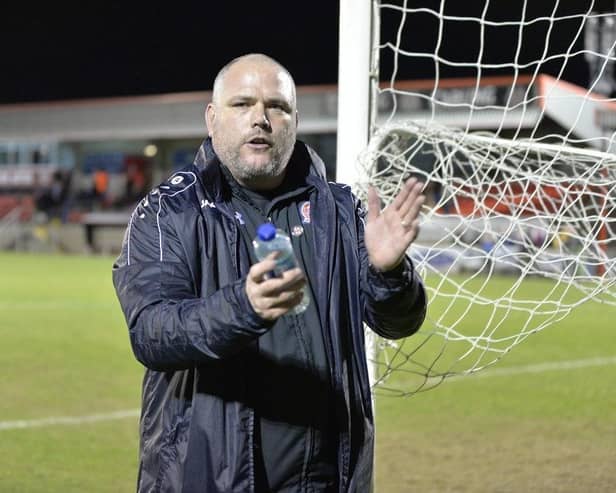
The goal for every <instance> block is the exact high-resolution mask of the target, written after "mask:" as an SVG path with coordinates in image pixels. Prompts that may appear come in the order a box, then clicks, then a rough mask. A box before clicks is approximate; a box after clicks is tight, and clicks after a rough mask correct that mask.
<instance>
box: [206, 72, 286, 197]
mask: <svg viewBox="0 0 616 493" xmlns="http://www.w3.org/2000/svg"><path fill="white" fill-rule="evenodd" d="M206 118H207V125H208V130H209V134H210V136H211V137H212V144H213V146H214V150H215V151H216V154H217V155H218V157H219V158H220V160H221V161H222V163H223V164H224V165H225V166H226V167H227V168H228V169H229V171H231V174H232V175H233V177H234V178H235V179H236V180H237V181H238V182H239V183H240V184H241V185H243V186H246V187H248V188H251V189H254V190H269V189H273V188H276V187H277V186H278V185H279V184H280V183H281V182H282V179H283V178H284V173H285V169H286V166H287V163H288V161H289V158H290V157H291V153H292V152H293V146H294V145H295V138H296V128H297V112H296V104H295V90H294V86H293V81H292V80H291V79H290V78H289V76H288V75H287V74H286V73H285V72H284V71H283V70H281V69H280V67H277V66H276V65H275V64H272V63H268V62H264V61H240V62H237V63H236V64H234V65H232V66H231V67H230V68H229V69H228V71H227V72H226V73H225V75H224V78H223V83H222V86H221V88H220V90H219V91H218V93H217V94H216V95H215V100H214V101H213V102H212V103H211V104H210V105H208V107H207V112H206Z"/></svg>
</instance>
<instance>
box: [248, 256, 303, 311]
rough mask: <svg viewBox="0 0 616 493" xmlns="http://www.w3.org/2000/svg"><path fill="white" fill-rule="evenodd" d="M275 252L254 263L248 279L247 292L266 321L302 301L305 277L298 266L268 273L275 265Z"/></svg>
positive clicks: (254, 306)
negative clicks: (275, 275) (272, 274)
mask: <svg viewBox="0 0 616 493" xmlns="http://www.w3.org/2000/svg"><path fill="white" fill-rule="evenodd" d="M275 258H276V252H274V253H270V254H269V255H268V256H267V257H266V258H265V259H264V260H262V261H261V262H257V263H256V264H253V266H252V267H251V268H250V270H249V271H248V276H247V278H246V294H247V295H248V300H249V301H250V304H251V305H252V308H253V309H254V311H255V312H256V313H257V315H259V316H260V317H261V318H263V319H264V320H276V319H277V318H278V317H281V316H282V315H284V314H286V313H287V312H289V310H291V309H292V308H293V307H294V306H295V305H297V304H298V303H299V302H300V301H301V300H302V295H303V292H302V288H303V287H304V285H305V284H306V279H305V277H304V273H303V272H302V270H301V269H300V268H299V267H297V268H295V269H290V270H288V271H286V272H284V273H283V274H282V276H281V277H270V278H268V277H267V275H268V273H270V272H272V271H273V270H274V269H275V268H276V260H275Z"/></svg>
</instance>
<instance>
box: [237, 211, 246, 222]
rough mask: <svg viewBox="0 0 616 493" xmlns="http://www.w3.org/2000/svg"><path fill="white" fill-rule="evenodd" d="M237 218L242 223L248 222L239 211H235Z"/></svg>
mask: <svg viewBox="0 0 616 493" xmlns="http://www.w3.org/2000/svg"><path fill="white" fill-rule="evenodd" d="M235 219H237V222H238V223H240V224H246V223H245V222H244V218H243V217H242V215H241V214H240V213H239V212H237V211H235Z"/></svg>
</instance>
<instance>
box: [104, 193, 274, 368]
mask: <svg viewBox="0 0 616 493" xmlns="http://www.w3.org/2000/svg"><path fill="white" fill-rule="evenodd" d="M149 199H150V201H149V202H148V200H147V199H146V200H144V201H143V202H141V203H140V205H139V206H138V207H137V209H136V210H135V212H133V214H132V216H131V219H130V222H129V224H128V228H127V230H126V233H125V237H124V241H123V245H122V251H121V254H120V256H119V258H118V260H117V261H116V263H115V264H114V266H113V283H114V287H115V289H116V293H117V296H118V299H119V301H120V305H121V307H122V310H123V312H124V316H125V318H126V323H127V325H128V331H129V336H130V341H131V345H132V348H133V352H134V354H135V356H136V358H137V359H138V360H139V361H140V362H141V363H142V364H143V365H145V366H146V367H148V368H150V369H153V370H174V369H185V368H190V367H193V366H195V365H199V364H204V363H207V362H208V361H211V360H219V359H223V358H227V357H229V356H231V355H233V354H236V353H237V352H238V351H240V350H241V349H242V348H243V347H245V346H246V345H247V344H248V343H249V342H251V341H253V340H254V339H255V338H257V337H258V336H260V335H261V334H263V333H264V332H266V331H267V330H268V328H269V326H268V325H267V324H266V323H265V322H264V321H263V319H261V318H260V317H259V316H258V315H257V314H256V313H255V311H254V310H253V308H252V306H251V305H250V302H249V301H248V297H247V295H246V290H245V287H244V286H245V279H239V280H238V281H235V282H233V283H231V284H228V285H226V286H223V287H222V288H221V289H219V290H218V291H215V292H214V293H212V294H210V295H209V296H207V297H200V296H199V295H198V288H197V286H196V285H195V284H196V281H195V279H194V276H193V274H192V270H193V269H194V268H195V266H196V265H198V262H197V259H192V258H186V253H185V251H186V249H185V248H184V246H185V245H183V241H182V240H181V239H180V232H179V231H178V229H177V228H176V227H175V226H174V219H175V220H176V221H179V220H180V219H179V218H182V217H186V216H189V214H179V213H167V211H166V208H165V204H164V203H162V202H163V197H160V198H158V200H157V198H152V197H149ZM144 204H145V205H144ZM183 220H184V219H183ZM184 234H185V233H184ZM183 240H184V241H186V239H185V238H183Z"/></svg>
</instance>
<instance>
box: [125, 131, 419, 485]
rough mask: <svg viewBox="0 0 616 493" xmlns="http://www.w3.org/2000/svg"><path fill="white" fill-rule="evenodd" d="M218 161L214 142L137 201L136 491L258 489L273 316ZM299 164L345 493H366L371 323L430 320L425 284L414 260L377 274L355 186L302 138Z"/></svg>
mask: <svg viewBox="0 0 616 493" xmlns="http://www.w3.org/2000/svg"><path fill="white" fill-rule="evenodd" d="M220 166H221V165H220V162H219V161H218V158H217V157H216V155H215V154H214V152H213V150H212V147H211V143H210V141H209V139H208V140H206V141H205V142H204V144H203V145H202V146H201V148H200V150H199V153H198V154H197V157H196V159H195V162H194V164H193V165H191V166H190V167H187V168H185V169H184V170H182V171H178V172H177V173H175V174H173V175H172V176H171V177H170V178H169V179H168V180H167V181H166V182H164V183H163V184H161V185H160V186H158V187H157V188H155V189H154V190H153V191H152V192H150V193H149V194H148V195H147V197H146V198H144V199H143V200H142V201H141V202H140V203H139V205H138V206H137V208H136V209H135V210H134V212H133V214H132V216H131V218H130V221H129V224H128V227H127V230H126V235H125V238H124V242H123V246H122V252H121V254H120V257H119V258H118V260H117V261H116V263H115V264H114V269H113V281H114V285H115V288H116V292H117V295H118V298H119V300H120V303H121V306H122V309H123V311H124V315H125V317H126V322H127V325H128V329H129V335H130V341H131V345H132V348H133V351H134V354H135V356H136V358H137V359H138V360H139V361H140V362H141V363H142V364H143V365H144V366H145V367H146V373H145V377H144V381H143V396H142V398H143V407H142V414H141V424H140V426H141V443H140V466H139V476H138V491H139V492H185V493H193V492H195V493H196V492H208V493H212V492H238V493H239V492H241V493H245V492H251V491H254V467H253V465H254V464H253V459H254V456H253V450H254V448H253V445H254V443H253V439H254V433H253V432H254V413H253V411H252V409H251V407H250V403H249V402H248V399H247V395H248V392H247V388H246V384H247V381H248V373H247V372H249V371H250V369H249V366H248V363H247V361H249V359H250V355H251V354H252V352H253V351H254V350H255V346H256V340H257V338H258V337H259V336H260V335H262V334H264V333H265V332H266V331H268V330H269V328H270V327H271V324H269V323H266V322H264V321H263V320H262V319H261V318H260V317H259V316H258V315H257V314H256V313H255V312H254V310H253V309H252V307H251V305H250V302H249V301H248V298H247V295H246V292H245V279H246V274H247V272H248V270H249V268H250V260H249V252H248V251H247V246H246V245H245V243H244V242H242V241H241V239H240V234H239V231H238V225H237V222H236V221H237V219H236V217H235V216H234V211H233V210H232V208H231V207H230V195H229V191H228V189H227V188H226V184H225V180H224V179H223V178H222V176H221V171H220ZM289 166H290V168H289V169H293V167H306V168H309V170H310V171H309V176H308V177H307V181H308V183H309V184H312V185H313V186H314V188H315V191H314V192H313V193H312V194H311V216H312V217H311V221H312V225H313V228H314V235H313V236H314V242H315V245H314V248H313V251H314V252H318V261H316V262H315V265H316V269H317V280H316V281H315V282H313V286H315V287H316V288H315V302H316V304H317V306H318V308H319V317H320V320H321V326H322V327H324V328H326V330H324V334H325V343H326V349H327V351H328V360H329V361H330V362H331V368H330V376H331V379H332V382H333V387H334V389H335V407H336V424H337V432H338V437H337V443H338V474H339V481H338V483H339V490H340V491H367V490H368V489H369V488H370V484H371V480H372V465H373V416H372V407H371V397H370V387H369V382H368V372H367V367H366V362H365V356H364V355H365V348H364V333H363V322H366V323H367V324H368V325H369V326H370V327H371V328H372V329H373V330H374V331H376V332H377V333H378V334H379V335H381V336H384V337H387V338H400V337H406V336H408V335H410V334H412V333H413V332H415V331H416V330H417V329H418V328H419V326H420V325H421V323H422V322H423V319H424V317H425V311H426V296H425V291H424V288H423V285H422V282H421V280H420V278H419V277H418V276H417V275H416V274H415V272H414V270H413V268H412V264H411V261H410V259H408V258H406V259H405V262H404V263H403V268H401V269H398V270H397V271H396V272H394V273H388V274H380V273H378V272H376V271H373V270H372V268H370V266H369V262H368V255H367V252H366V250H365V248H364V243H363V228H364V223H363V216H364V211H363V209H362V208H361V205H360V203H359V201H358V200H357V199H356V198H355V197H354V196H353V194H352V193H351V190H350V188H349V187H347V186H343V185H338V184H333V183H327V182H326V181H325V179H324V166H323V163H322V162H321V160H320V159H319V158H318V156H316V154H315V153H314V152H313V151H312V150H310V149H309V148H308V147H307V146H305V145H304V144H302V143H301V142H298V143H297V144H296V146H295V149H294V152H293V155H292V157H291V160H290V162H289ZM281 371H283V370H282V369H281ZM283 398H284V396H281V399H283Z"/></svg>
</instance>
